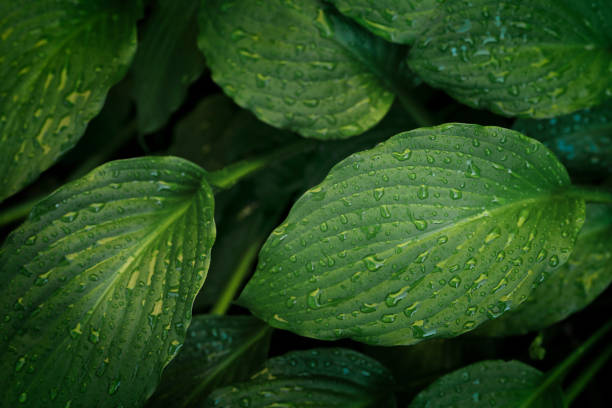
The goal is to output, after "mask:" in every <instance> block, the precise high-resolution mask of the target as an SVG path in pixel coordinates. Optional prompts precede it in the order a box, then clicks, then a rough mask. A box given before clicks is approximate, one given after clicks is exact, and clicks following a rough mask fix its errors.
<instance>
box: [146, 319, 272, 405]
mask: <svg viewBox="0 0 612 408" xmlns="http://www.w3.org/2000/svg"><path fill="white" fill-rule="evenodd" d="M270 332H271V331H270V327H269V326H267V325H266V324H264V323H262V322H261V321H259V320H257V319H255V318H253V317H250V316H209V315H198V316H194V318H193V321H192V322H191V326H190V327H189V330H188V331H187V339H186V340H185V344H184V345H183V348H182V349H181V351H180V352H179V353H178V355H177V356H176V358H175V359H174V360H173V361H172V363H170V365H169V366H168V367H167V368H166V369H165V370H164V374H163V376H162V381H161V383H160V386H159V387H158V388H157V390H156V391H155V394H154V395H153V397H152V398H151V400H150V401H149V403H148V404H147V406H148V407H191V406H195V405H197V404H198V403H200V402H202V400H203V399H205V398H206V397H207V396H208V394H210V392H211V391H212V390H213V389H215V388H216V387H219V386H223V385H226V384H229V383H232V382H236V381H243V380H246V379H247V378H249V376H250V375H251V374H253V373H254V372H255V371H256V370H257V369H259V368H260V367H261V365H262V364H263V363H264V361H265V359H266V357H267V355H268V347H269V344H270Z"/></svg>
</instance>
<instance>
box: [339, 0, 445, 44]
mask: <svg viewBox="0 0 612 408" xmlns="http://www.w3.org/2000/svg"><path fill="white" fill-rule="evenodd" d="M331 2H332V3H333V4H334V5H335V6H336V7H337V8H338V10H339V11H340V12H341V13H342V14H345V15H347V16H349V17H351V18H353V19H354V20H356V21H357V22H359V24H361V25H363V26H364V27H365V28H367V29H368V30H370V31H372V32H373V33H374V34H376V35H378V36H381V37H383V38H384V39H386V40H388V41H392V42H395V43H400V44H412V43H413V42H414V41H415V40H416V39H417V38H418V36H419V35H420V34H421V33H422V32H424V31H426V29H427V27H428V26H429V24H430V23H431V21H430V20H432V19H435V18H436V16H437V15H438V10H437V7H438V5H440V4H441V1H440V0H412V1H402V0H377V1H370V0H331Z"/></svg>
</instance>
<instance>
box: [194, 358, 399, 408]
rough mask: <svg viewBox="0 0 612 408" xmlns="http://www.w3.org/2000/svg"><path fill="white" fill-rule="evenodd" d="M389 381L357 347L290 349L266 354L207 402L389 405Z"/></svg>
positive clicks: (227, 406) (254, 407) (227, 407)
mask: <svg viewBox="0 0 612 408" xmlns="http://www.w3.org/2000/svg"><path fill="white" fill-rule="evenodd" d="M393 383H394V380H393V377H392V376H391V374H390V373H389V372H388V371H387V369H386V368H385V367H383V366H382V365H381V364H380V363H378V362H377V361H376V360H373V359H371V358H369V357H366V356H364V355H363V354H361V353H358V352H356V351H352V350H348V349H342V348H327V349H323V348H322V349H313V350H305V351H293V352H290V353H287V354H285V355H283V356H281V357H275V358H272V359H270V360H268V361H267V362H266V364H265V365H264V368H263V370H261V371H260V372H259V373H257V374H255V375H254V376H253V377H252V378H251V380H250V381H247V382H243V383H238V384H234V385H231V386H228V387H225V388H221V389H218V390H216V391H215V392H213V393H212V394H211V395H210V397H209V398H208V401H207V404H206V406H207V407H224V408H234V407H236V408H238V407H245V406H246V407H249V408H259V407H262V408H263V407H293V408H307V407H314V406H316V407H320V408H327V407H330V408H331V407H339V406H343V407H355V408H357V407H359V408H362V407H363V408H368V407H371V408H392V407H395V406H396V404H395V397H394V396H393V393H391V392H388V388H389V387H390V386H392V385H393Z"/></svg>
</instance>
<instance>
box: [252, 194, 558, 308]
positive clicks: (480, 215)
mask: <svg viewBox="0 0 612 408" xmlns="http://www.w3.org/2000/svg"><path fill="white" fill-rule="evenodd" d="M556 197H561V198H563V197H564V196H563V195H562V194H558V193H553V194H550V193H549V194H538V195H535V196H531V197H528V198H523V199H521V200H518V201H513V202H510V203H508V204H505V205H501V206H499V207H496V208H494V209H491V210H487V209H484V210H483V211H481V212H479V213H475V214H473V215H471V216H469V217H467V218H464V219H462V220H461V221H459V222H457V223H452V224H446V225H445V226H442V227H441V228H438V229H435V230H432V231H427V232H426V233H423V234H420V235H418V236H416V237H413V238H411V239H410V240H408V241H405V245H404V246H403V248H404V249H406V248H407V247H408V248H409V247H412V246H413V244H416V243H419V242H422V241H424V240H427V239H430V238H431V237H432V236H436V235H439V234H441V233H444V232H445V231H449V230H450V231H452V230H455V229H456V230H462V228H461V227H462V226H463V225H466V224H469V223H471V222H473V221H476V220H478V219H480V218H483V217H486V216H487V215H489V216H494V215H495V213H498V212H505V211H508V210H509V208H512V207H515V206H521V205H524V204H525V203H529V202H537V201H545V200H554V199H555V198H556ZM568 199H570V198H569V197H568ZM400 244H401V243H400ZM395 245H399V244H395ZM392 250H393V249H391V248H390V249H387V250H385V251H382V252H379V253H377V254H381V253H384V252H386V251H392ZM403 252H404V251H403ZM403 252H402V254H403ZM328 255H329V256H333V255H334V254H328ZM399 255H401V254H395V253H393V254H392V255H391V256H389V257H387V258H385V260H391V259H393V258H395V257H396V256H399ZM354 265H355V263H351V264H348V265H344V266H343V267H341V268H336V269H335V271H336V272H337V271H339V270H341V269H349V270H350V269H351V268H353V267H354ZM300 283H304V282H297V284H298V285H299V284H300ZM342 283H344V280H342V281H340V282H339V283H337V284H335V285H333V286H328V287H326V288H325V289H330V288H332V287H334V286H337V285H340V284H342ZM305 284H306V285H308V284H310V283H309V282H305ZM298 285H293V286H287V287H283V290H284V291H289V290H299V289H301V288H302V286H303V285H302V286H298ZM268 298H269V297H268ZM353 299H354V298H343V299H338V303H334V305H335V306H337V305H339V304H341V303H345V302H347V301H351V300H353ZM270 304H271V303H270V302H268V303H263V302H259V304H258V305H257V306H258V308H259V309H260V310H261V309H263V308H265V306H266V305H270ZM302 313H312V311H311V310H310V309H309V308H305V309H303V310H301V311H296V312H294V313H293V314H292V316H298V315H300V314H302Z"/></svg>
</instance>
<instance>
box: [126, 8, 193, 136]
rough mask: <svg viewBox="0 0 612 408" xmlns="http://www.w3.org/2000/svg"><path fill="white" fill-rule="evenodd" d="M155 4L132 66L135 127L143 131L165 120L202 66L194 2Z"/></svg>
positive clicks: (175, 107) (178, 104)
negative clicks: (135, 114)
mask: <svg viewBox="0 0 612 408" xmlns="http://www.w3.org/2000/svg"><path fill="white" fill-rule="evenodd" d="M156 3H157V4H156V8H155V9H154V10H153V13H152V15H151V16H150V17H149V19H148V21H147V24H146V26H145V28H144V30H143V33H142V39H141V42H140V44H139V47H138V53H137V54H136V58H135V59H134V66H133V71H134V97H135V99H136V103H137V108H138V127H139V128H140V130H141V131H142V132H145V133H148V132H152V131H155V130H157V129H159V128H160V127H161V126H163V125H164V124H165V123H166V121H167V120H168V118H169V117H170V115H171V114H172V113H173V112H174V111H175V110H176V109H177V108H178V107H179V106H180V104H181V103H182V102H183V99H184V98H185V95H186V93H187V88H188V87H189V85H191V83H192V82H193V81H195V80H196V79H197V78H198V77H199V76H200V74H201V73H202V70H203V69H204V57H203V56H202V53H201V52H200V50H198V47H197V21H196V14H197V9H198V2H197V1H193V0H178V1H177V0H158V1H157V2H156Z"/></svg>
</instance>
